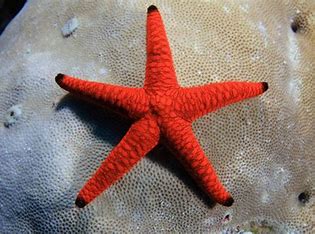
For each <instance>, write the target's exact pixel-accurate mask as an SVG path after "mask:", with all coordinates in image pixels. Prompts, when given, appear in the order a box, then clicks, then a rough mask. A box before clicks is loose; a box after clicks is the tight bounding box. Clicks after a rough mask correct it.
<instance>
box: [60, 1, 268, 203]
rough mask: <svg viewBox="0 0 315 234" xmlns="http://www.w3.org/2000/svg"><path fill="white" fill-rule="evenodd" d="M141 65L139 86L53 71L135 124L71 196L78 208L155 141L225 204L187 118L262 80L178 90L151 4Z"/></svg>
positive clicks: (256, 88)
mask: <svg viewBox="0 0 315 234" xmlns="http://www.w3.org/2000/svg"><path fill="white" fill-rule="evenodd" d="M146 43H147V63H146V72H145V83H144V87H143V88H128V87H121V86H116V85H109V84H103V83H98V82H90V81H85V80H80V79H77V78H72V77H70V76H67V75H62V74H59V75H57V77H56V82H57V83H58V84H59V85H60V86H61V87H62V88H64V89H65V90H67V91H69V92H71V93H74V94H77V95H80V96H82V97H85V98H87V99H90V100H92V101H94V102H97V103H100V104H103V105H105V106H106V107H110V108H111V109H113V110H114V111H116V112H119V113H120V114H122V115H123V116H127V117H129V118H131V119H133V120H134V121H135V122H134V123H133V124H132V126H131V127H130V129H129V131H128V132H127V134H126V135H125V136H124V137H123V139H122V140H121V141H120V143H119V144H118V145H117V146H116V147H115V148H114V149H113V150H112V151H111V152H110V154H109V155H108V157H107V158H106V159H105V160H104V161H103V163H102V164H101V166H100V167H99V168H98V170H97V171H96V172H95V174H94V175H93V176H92V178H90V179H89V180H88V182H87V183H86V184H85V185H84V187H83V188H82V189H81V191H80V192H79V194H78V197H77V199H76V202H75V203H76V205H77V206H78V207H84V206H85V205H86V204H88V203H90V202H91V201H92V200H93V199H95V198H96V197H97V196H99V195H100V194H101V193H102V192H103V191H104V190H106V189H107V188H109V187H110V186H111V185H112V184H113V183H115V182H116V181H117V180H119V179H120V178H121V177H122V176H123V175H124V174H125V173H127V172H128V171H130V170H131V168H132V167H133V166H134V165H135V164H136V163H137V162H139V160H140V159H141V158H142V157H144V156H145V155H146V154H147V153H148V152H149V151H150V150H151V149H152V148H154V147H155V146H156V145H157V144H158V142H159V139H160V136H161V137H162V138H163V140H164V143H165V144H166V145H167V146H169V147H170V148H171V150H172V151H173V152H174V155H175V156H176V158H177V159H178V160H179V161H180V162H181V163H182V164H183V166H184V167H185V168H186V169H187V170H188V172H189V173H190V174H191V175H192V177H193V178H194V179H195V181H196V182H197V183H198V184H199V185H200V187H201V188H202V189H203V190H204V191H205V192H206V193H207V194H208V195H209V196H210V197H212V199H214V200H215V201H216V202H218V203H220V204H222V205H225V206H231V205H232V204H233V198H232V197H231V195H230V194H229V193H228V192H227V191H226V189H225V188H224V187H223V185H222V184H221V182H220V181H219V179H218V177H217V175H216V173H215V170H214V168H213V167H212V165H211V163H210V161H209V159H208V158H207V156H206V155H205V153H204V152H203V150H202V148H201V146H200V144H199V143H198V141H197V139H196V137H195V136H194V133H193V131H192V127H191V125H192V122H193V121H194V120H195V119H197V118H199V117H201V116H203V115H205V114H207V113H209V112H213V111H215V110H216V109H219V108H221V107H223V106H226V105H229V104H232V103H235V102H238V101H241V100H243V99H246V98H251V97H255V96H258V95H260V94H262V93H263V92H265V91H266V90H267V88H268V85H267V83H265V82H223V83H212V84H208V85H204V86H198V87H191V88H183V87H180V86H179V85H178V83H177V79H176V74H175V69H174V66H173V61H172V55H171V50H170V47H169V43H168V40H167V36H166V32H165V29H164V25H163V22H162V19H161V16H160V13H159V12H158V10H157V8H156V7H155V6H150V7H149V8H148V15H147V38H146Z"/></svg>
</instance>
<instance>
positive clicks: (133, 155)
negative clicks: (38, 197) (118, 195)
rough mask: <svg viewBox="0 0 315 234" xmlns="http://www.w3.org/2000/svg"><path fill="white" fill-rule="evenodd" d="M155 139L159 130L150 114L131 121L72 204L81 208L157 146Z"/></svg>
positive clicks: (157, 138)
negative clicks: (121, 137)
mask: <svg viewBox="0 0 315 234" xmlns="http://www.w3.org/2000/svg"><path fill="white" fill-rule="evenodd" d="M159 138H160V130H159V127H158V125H157V123H156V121H155V119H153V118H152V116H151V115H150V114H148V115H146V116H145V117H144V118H142V119H140V120H138V121H137V122H135V123H134V124H133V125H132V126H131V127H130V129H129V131H128V132H127V133H126V135H125V136H124V137H123V139H122V140H121V141H120V143H119V144H118V145H117V146H116V147H115V148H114V149H113V150H112V151H111V152H110V154H109V155H108V157H107V158H106V159H105V160H104V161H103V163H102V164H101V166H100V167H99V168H98V170H97V171H96V172H95V174H94V175H93V176H92V177H91V178H90V179H89V180H88V182H86V184H85V185H84V187H83V188H82V189H81V190H80V192H79V194H78V197H77V199H76V201H75V204H76V205H77V206H78V207H79V208H82V207H84V206H85V205H87V204H88V203H90V202H91V201H92V200H94V199H95V198H96V197H97V196H98V195H100V194H101V193H102V192H103V191H104V190H106V189H107V188H109V187H110V186H111V185H112V184H114V183H115V182H116V181H118V180H119V179H120V178H121V177H123V175H124V174H126V173H127V172H128V171H130V170H131V168H132V167H133V166H135V165H136V164H137V162H139V161H140V159H142V158H143V157H144V156H145V155H146V154H147V153H148V152H149V151H150V150H151V149H152V148H153V147H155V146H156V145H157V144H158V141H159Z"/></svg>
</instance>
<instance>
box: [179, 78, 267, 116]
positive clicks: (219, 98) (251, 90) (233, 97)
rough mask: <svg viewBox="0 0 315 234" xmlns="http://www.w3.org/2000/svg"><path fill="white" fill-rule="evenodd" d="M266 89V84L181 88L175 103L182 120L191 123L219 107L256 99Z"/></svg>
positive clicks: (247, 83) (245, 83)
mask: <svg viewBox="0 0 315 234" xmlns="http://www.w3.org/2000/svg"><path fill="white" fill-rule="evenodd" d="M267 89H268V84H267V83H266V82H222V83H213V84H209V85H204V86H199V87H192V88H182V89H181V90H182V91H181V92H180V93H181V95H180V97H179V98H178V99H179V102H178V103H177V106H178V107H181V110H180V111H178V112H179V113H180V116H182V117H183V118H184V119H186V120H188V121H193V120H195V119H197V118H199V117H201V116H203V115H205V114H208V113H209V112H213V111H215V110H217V109H219V108H221V107H224V106H227V105H229V104H232V103H236V102H239V101H242V100H244V99H247V98H251V97H256V96H258V95H260V94H262V93H264V92H265V91H266V90H267ZM177 109H178V108H177Z"/></svg>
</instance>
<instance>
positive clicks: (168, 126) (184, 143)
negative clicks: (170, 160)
mask: <svg viewBox="0 0 315 234" xmlns="http://www.w3.org/2000/svg"><path fill="white" fill-rule="evenodd" d="M161 133H162V134H163V136H165V137H166V138H167V140H168V142H169V143H170V144H171V145H172V147H171V149H172V150H173V151H174V153H175V156H176V157H177V158H178V160H179V161H180V162H181V163H182V164H183V166H184V167H185V168H186V169H187V170H188V172H189V173H190V174H191V175H192V176H193V178H194V179H195V181H196V182H197V183H199V185H200V186H201V188H202V189H203V190H204V191H205V192H206V193H207V195H208V196H210V197H212V198H213V199H214V200H215V201H216V202H218V203H220V204H222V205H225V206H231V205H232V204H233V202H234V200H233V198H232V197H231V195H230V194H229V193H228V192H227V191H226V189H225V188H224V187H223V185H222V184H221V182H220V181H219V178H218V176H217V175H216V173H215V170H214V168H213V166H212V165H211V162H210V161H209V159H208V158H207V156H206V155H205V153H204V152H203V150H202V148H201V146H200V145H199V143H198V141H197V139H196V137H195V136H194V133H193V131H192V129H191V123H189V122H187V121H186V120H183V119H181V118H176V119H174V120H172V121H169V120H168V121H167V122H163V124H162V126H161Z"/></svg>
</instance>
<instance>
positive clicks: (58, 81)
mask: <svg viewBox="0 0 315 234" xmlns="http://www.w3.org/2000/svg"><path fill="white" fill-rule="evenodd" d="M64 76H65V75H64V74H60V73H59V74H58V75H57V76H56V78H55V80H56V82H57V84H60V82H61V81H62V79H63V78H64Z"/></svg>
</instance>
